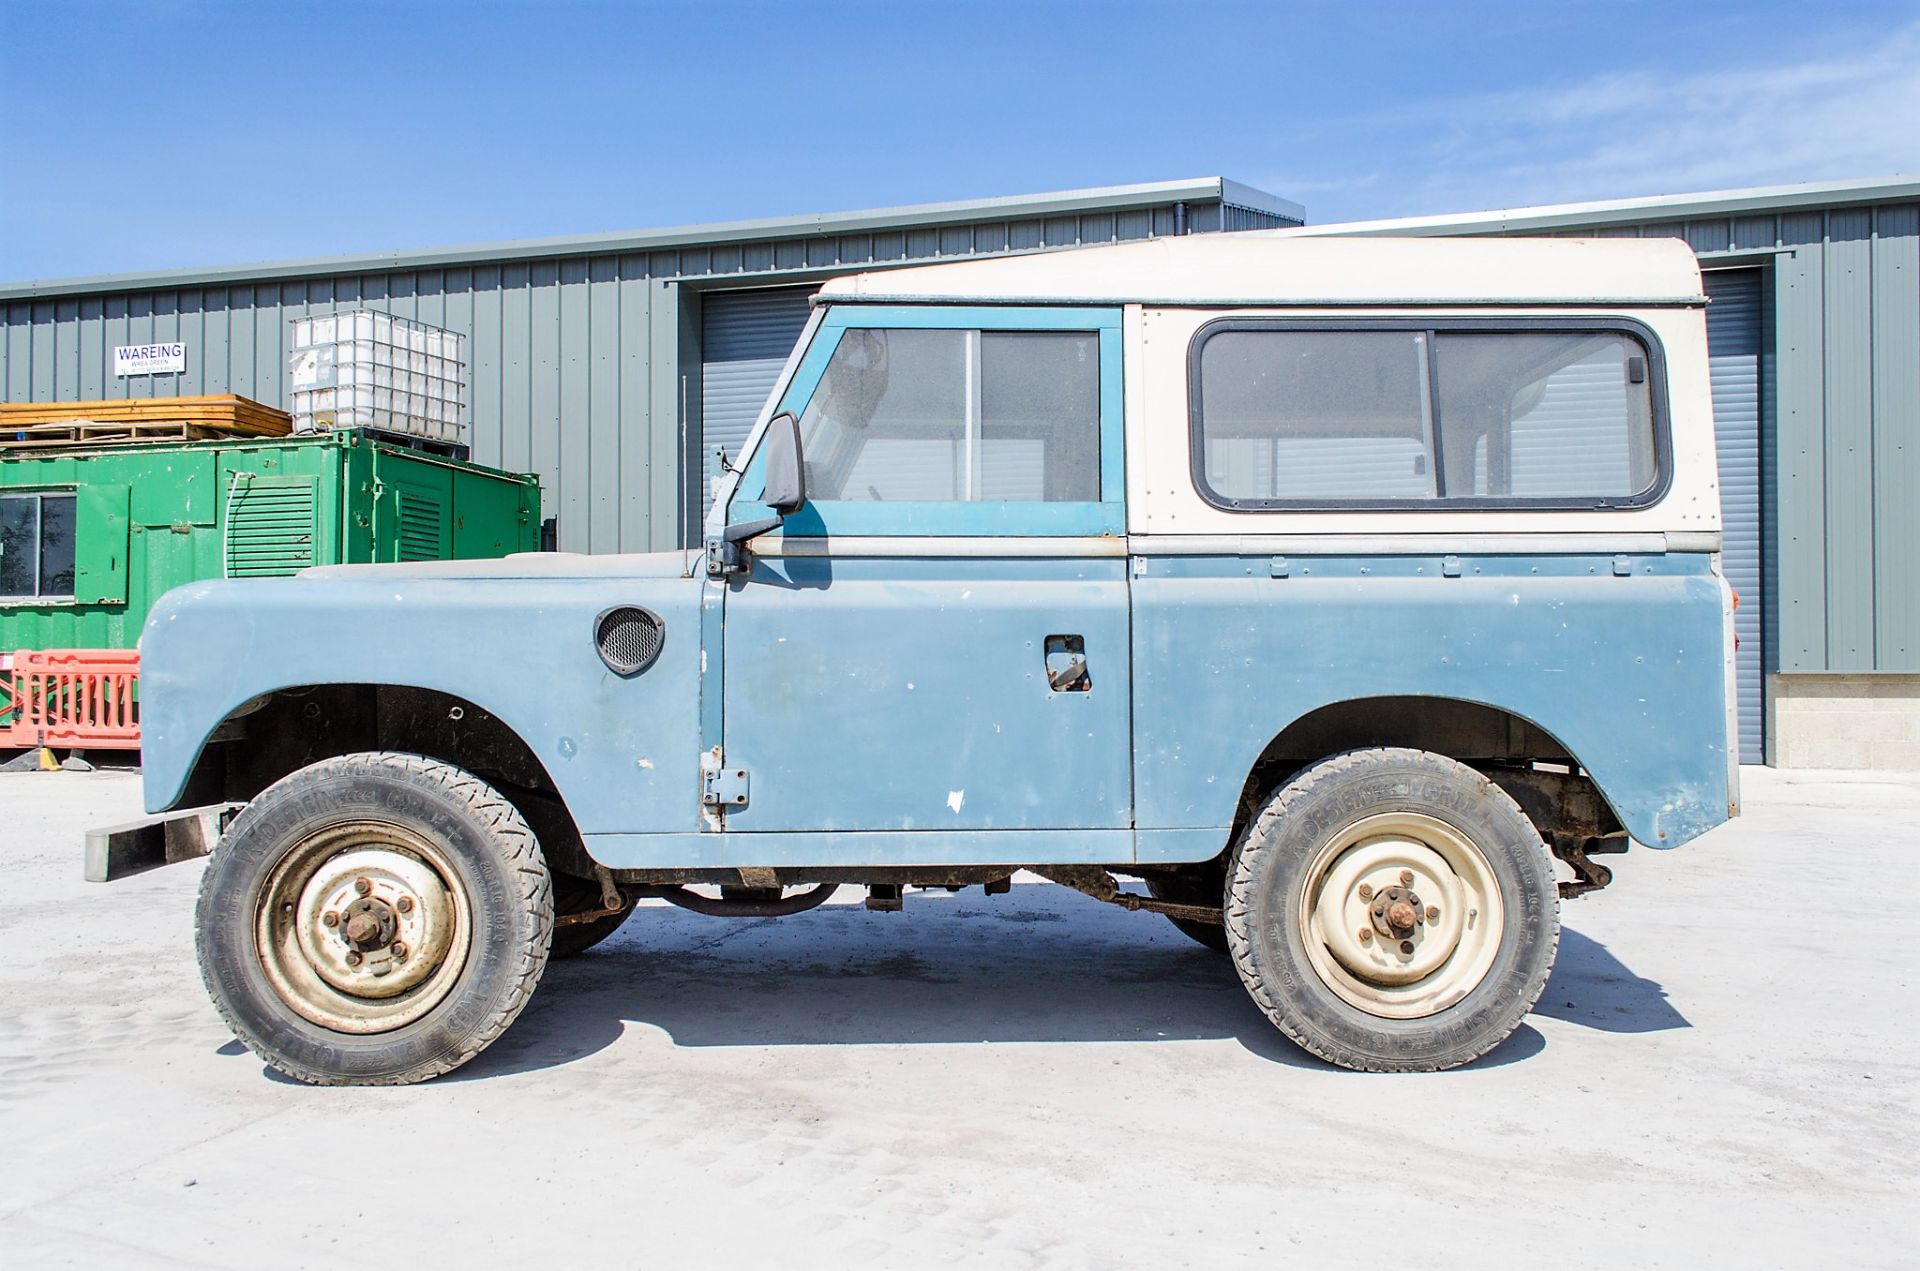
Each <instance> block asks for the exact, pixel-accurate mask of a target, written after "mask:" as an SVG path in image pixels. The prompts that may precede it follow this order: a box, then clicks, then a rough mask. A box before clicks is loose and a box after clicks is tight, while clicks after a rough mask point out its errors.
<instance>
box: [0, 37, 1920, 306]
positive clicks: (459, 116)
mask: <svg viewBox="0 0 1920 1271" xmlns="http://www.w3.org/2000/svg"><path fill="white" fill-rule="evenodd" d="M1916 120H1920V5H1916V4H1915V3H1912V2H1911V0H1909V3H1904V4H1891V3H1858V4H1847V3H1833V4H1826V5H1820V6H1814V5H1808V4H1806V3H1804V0H1800V2H1798V3H1793V4H1785V3H1771V2H1770V0H1744V2H1743V3H1741V4H1739V5H1728V4H1724V3H1715V4H1711V5H1709V4H1690V3H1682V2H1681V0H1667V2H1666V3H1637V2H1635V0H1610V2H1609V3H1604V4H1592V3H1565V4H1552V3H1543V2H1541V0H1534V2H1533V3H1523V4H1507V3H1491V2H1463V3H1456V4H1447V3H1440V2H1438V0H1427V2H1426V3H1420V4H1405V5H1403V4H1397V3H1375V4H1366V3H1348V4H1313V3H1271V4H1241V3H1226V2H1224V0H1218V2H1215V3H1200V2H1194V0H1188V2H1187V3H1160V4H1149V3H1132V2H1130V0H1108V3H1104V4H1087V3H1064V2H1063V3H1052V2H1049V0H1023V2H1021V3H999V2H998V0H970V2H968V3H958V2H954V0H949V2H946V3H932V2H930V0H892V2H891V3H839V4H826V3H815V2H811V0H786V2H785V3H770V4H766V3H749V2H747V0H707V2H706V3H679V4H669V3H638V2H636V3H628V4H612V3H584V2H581V3H575V2H570V0H554V2H551V3H546V4H532V3H472V4H465V5H455V4H441V3H385V4H366V3H359V2H357V0H336V2H334V3H325V4H319V3H314V4H305V3H303V4H289V3H271V2H266V0H257V2H255V3H244V4H243V3H211V2H205V3H193V2H189V0H171V2H160V0H148V2H139V0H127V2H124V3H115V4H91V3H84V2H81V0H72V2H68V3H55V2H54V0H0V279H7V280H23V279H31V278H52V277H62V276H68V275H75V274H91V273H103V272H110V271H119V270H129V269H146V268H167V267H173V266H188V265H202V264H220V263H237V262H243V261H255V260H270V259H281V258H287V257H299V256H316V255H329V254H335V253H342V252H357V251H375V250H389V249H397V248H409V247H426V246H438V245H448V244H456V243H467V242H484V241H491V240H498V239H507V238H518V237H527V236H535V235H549V234H574V233H588V232H600V231H614V230H624V229H639V228H646V227H654V226H665V225H678V224H688V223H697V222H702V221H714V220H733V219H742V218H749V217H760V216H774V215H783V214H788V213H803V212H817V211H833V210H842V209H851V208H863V207H878V206H889V205H894V204H905V203H919V202H931V201H938V200H945V199H959V198H978V197H987V196H992V195H1000V194H1016V193H1032V192H1038V191H1044V190H1057V189H1070V188H1077V187H1083V186H1094V185H1107V184H1119V183H1128V182H1135V181H1154V180H1165V179H1174V178H1182V177H1191V176H1201V175H1225V176H1228V177H1231V178H1233V179H1235V180H1238V181H1242V182H1245V183H1247V184H1250V185H1254V186H1257V187H1260V188H1262V189H1266V190H1270V191H1272V192H1274V193H1276V194H1280V195H1282V196H1284V197H1287V198H1291V199H1293V200H1295V201H1297V202H1301V203H1304V204H1305V205H1306V207H1307V212H1308V216H1309V218H1310V219H1311V220H1314V221H1317V222H1326V221H1332V220H1346V219H1353V218H1361V217H1374V216H1392V215H1408V214H1417V213H1423V212H1449V211H1465V210H1472V209H1479V208H1487V207H1502V206H1512V205H1516V204H1525V203H1538V202H1559V201H1567V200H1578V199H1590V198H1612V197H1625V196H1629V195H1638V194H1654V193H1674V192H1681V191H1688V190H1700V189H1712V188H1718V187H1725V186H1736V185H1748V184H1763V183H1774V182H1787V181H1800V180H1819V179H1826V178H1840V177H1852V176H1879V175H1884V174H1887V173H1891V172H1897V171H1905V172H1915V171H1920V126H1917V125H1916V123H1915V121H1916Z"/></svg>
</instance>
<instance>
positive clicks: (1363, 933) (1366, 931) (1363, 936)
mask: <svg viewBox="0 0 1920 1271" xmlns="http://www.w3.org/2000/svg"><path fill="white" fill-rule="evenodd" d="M1360 943H1361V944H1372V943H1373V929H1372V928H1371V927H1362V928H1360Z"/></svg>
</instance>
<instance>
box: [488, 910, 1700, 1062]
mask: <svg viewBox="0 0 1920 1271" xmlns="http://www.w3.org/2000/svg"><path fill="white" fill-rule="evenodd" d="M846 894H852V893H851V889H849V893H846ZM1538 1013H1540V1014H1543V1015H1546V1016H1548V1017H1550V1018H1554V1019H1559V1020H1564V1021H1566V1022H1568V1023H1573V1024H1578V1025H1581V1026H1584V1027H1591V1028H1599V1029H1604V1030H1606V1031H1609V1032H1652V1031H1657V1030H1661V1029H1667V1028H1683V1027H1686V1026H1687V1022H1686V1020H1685V1019H1684V1018H1683V1017H1681V1015H1680V1014H1679V1012H1678V1011H1676V1010H1674V1009H1673V1007H1672V1006H1671V1005H1669V1004H1668V1003H1667V1001H1666V996H1665V994H1664V993H1663V992H1662V991H1661V989H1660V986H1659V985H1658V984H1655V983H1653V982H1652V981H1650V980H1646V979H1644V978H1642V977H1640V976H1637V975H1635V974H1633V973H1632V972H1631V971H1629V970H1628V969H1627V968H1626V967H1625V966H1623V965H1621V963H1620V962H1619V961H1618V960H1617V959H1616V958H1614V956H1613V955H1612V954H1611V953H1609V952H1608V951H1607V949H1606V947H1605V946H1604V945H1602V944H1600V943H1599V942H1597V941H1595V940H1592V939H1590V938H1588V937H1586V936H1583V935H1580V934H1579V933H1578V932H1574V931H1571V930H1568V931H1565V932H1563V934H1562V937H1561V944H1560V954H1559V961H1558V964H1557V966H1556V969H1555V972H1554V976H1553V979H1552V981H1551V982H1550V983H1549V985H1548V987H1547V990H1546V992H1545V994H1544V995H1543V996H1542V999H1541V1005H1540V1007H1539V1008H1538ZM636 1026H637V1027H642V1028H650V1029H657V1030H659V1031H660V1032H662V1033H664V1034H665V1035H666V1036H667V1037H668V1038H670V1039H671V1040H672V1042H673V1043H674V1044H675V1045H677V1046H700V1047H704V1046H822V1045H836V1046H846V1045H856V1046H857V1045H911V1044H929V1043H931V1044H960V1043H969V1044H978V1043H982V1042H991V1043H999V1044H1018V1043H1033V1042H1152V1041H1198V1040H1232V1041H1235V1042H1237V1043H1238V1044H1239V1045H1241V1046H1242V1047H1244V1048H1245V1049H1246V1050H1247V1051H1249V1052H1250V1053H1252V1054H1254V1055H1257V1056H1259V1057H1260V1058H1263V1059H1267V1060H1270V1061H1272V1062H1274V1063H1279V1064H1284V1065H1289V1066H1298V1067H1306V1068H1313V1069H1319V1070H1322V1071H1327V1069H1326V1067H1325V1065H1322V1064H1321V1063H1320V1062H1319V1061H1318V1060H1316V1059H1314V1058H1312V1057H1311V1056H1309V1055H1307V1054H1306V1053H1305V1052H1303V1051H1301V1050H1299V1049H1298V1048H1296V1047H1295V1046H1294V1045H1292V1043H1290V1042H1288V1041H1287V1039H1286V1038H1285V1037H1284V1036H1283V1035H1282V1034H1281V1033H1280V1032H1279V1031H1278V1030H1277V1029H1275V1028H1274V1026H1273V1025H1272V1024H1271V1023H1270V1022H1268V1020H1267V1019H1266V1017H1265V1016H1263V1015H1262V1014H1261V1013H1260V1012H1259V1011H1258V1010H1257V1009H1256V1008H1255V1007H1254V1005H1253V1003H1252V1001H1251V1000H1250V999H1249V998H1248V996H1247V994H1246V992H1245V991H1244V990H1243V989H1242V987H1241V985H1240V982H1239V979H1238V978H1237V977H1236V975H1235V974H1234V971H1233V967H1232V965H1231V963H1230V962H1229V961H1228V960H1227V959H1226V958H1225V957H1224V956H1222V955H1220V954H1217V953H1214V952H1213V951H1211V950H1208V949H1204V948H1201V947H1200V946H1198V945H1196V944H1193V943H1192V942H1190V941H1189V940H1187V938H1186V937H1184V936H1182V935H1180V934H1179V933H1178V932H1176V931H1175V930H1174V929H1173V928H1172V927H1171V926H1169V925H1167V924H1166V923H1164V922H1162V921H1160V920H1159V919H1157V918H1155V917H1153V916H1151V915H1146V914H1129V913H1125V912H1122V911H1120V910H1117V909H1110V908H1107V907H1104V906H1101V905H1098V904H1097V903H1095V902H1093V901H1089V900H1085V899H1083V898H1081V897H1079V896H1076V895H1074V894H1073V893H1071V892H1067V891H1065V890H1064V889H1057V888H1050V887H1041V886H1022V887H1017V888H1015V890H1014V893H1013V894H1012V895H1010V896H1007V897H1002V898H999V899H997V900H987V899H986V898H984V897H981V896H980V895H979V894H978V893H973V894H970V895H969V894H966V893H961V894H959V895H947V894H944V893H930V894H926V895H921V894H917V893H916V894H911V895H909V897H908V899H907V910H906V912H905V913H901V914H870V913H867V912H866V911H865V910H864V909H863V908H862V907H861V906H859V905H857V904H854V905H829V906H825V907H823V908H820V909H816V910H813V911H811V912H809V913H806V914H801V915H797V916H795V917H792V918H783V919H762V920H742V919H714V918H703V917H700V916H698V915H695V914H689V913H686V912H684V911H682V910H677V909H671V908H665V907H645V908H642V909H641V910H639V911H637V912H636V913H635V915H634V917H633V918H632V919H631V920H630V921H629V922H628V923H627V925H626V927H625V928H623V929H622V930H621V931H620V933H619V934H618V935H616V936H615V937H613V938H612V939H610V940H608V941H607V942H606V943H605V944H603V945H601V946H600V947H599V948H597V949H594V950H592V951H590V952H589V953H587V954H585V955H583V956H580V957H577V958H574V959H570V960H568V961H564V962H555V963H553V964H552V965H551V966H549V967H548V969H547V974H546V978H545V981H544V982H543V983H542V985H541V988H540V990H539V992H538V993H536V994H535V995H534V998H533V1001H532V1002H531V1003H530V1004H529V1005H528V1007H527V1010H526V1012H525V1013H524V1014H523V1015H522V1016H521V1018H520V1020H519V1021H518V1022H517V1023H516V1024H515V1025H514V1026H513V1027H512V1028H511V1029H509V1030H508V1032H507V1034H506V1035H505V1036H504V1037H502V1038H501V1039H500V1040H499V1041H498V1042H496V1043H495V1044H494V1045H493V1046H492V1047H491V1048H490V1049H489V1050H488V1051H487V1052H486V1053H484V1054H482V1055H481V1056H480V1057H479V1058H478V1059H476V1060H475V1061H474V1062H473V1063H472V1064H470V1065H468V1066H467V1067H466V1068H465V1069H463V1070H461V1072H459V1073H457V1074H454V1075H453V1079H468V1080H472V1079H476V1078H485V1077H492V1076H500V1075H505V1074H509V1073H516V1072H528V1071H536V1070H539V1069H544V1068H551V1067H556V1066H559V1065H563V1064H567V1063H571V1062H573V1061H575V1060H578V1059H582V1058H585V1057H587V1056H589V1055H592V1054H595V1053H597V1052H599V1051H601V1050H603V1049H605V1048H606V1047H608V1046H610V1045H612V1044H613V1043H614V1042H615V1041H617V1040H618V1039H619V1038H620V1037H621V1035H622V1034H623V1033H625V1032H626V1031H627V1029H628V1028H630V1027H636ZM1545 1046H1546V1039H1545V1038H1544V1037H1543V1036H1542V1035H1541V1034H1540V1033H1539V1032H1538V1030H1536V1029H1534V1028H1532V1027H1530V1026H1527V1025H1522V1026H1521V1028H1520V1029H1519V1030H1518V1031H1517V1032H1516V1033H1515V1034H1514V1035H1513V1036H1512V1037H1511V1038H1509V1039H1508V1040H1507V1042H1506V1043H1505V1044H1503V1045H1502V1046H1500V1047H1499V1048H1497V1049H1496V1050H1494V1051H1493V1052H1492V1053H1491V1054H1489V1055H1488V1056H1486V1057H1485V1058H1484V1059H1482V1060H1480V1061H1478V1062H1477V1063H1476V1064H1474V1065H1472V1067H1474V1068H1481V1067H1489V1066H1499V1065H1503V1064H1509V1063H1515V1062H1518V1061H1520V1060H1524V1059H1527V1058H1529V1057H1531V1056H1532V1055H1535V1054H1538V1053H1539V1052H1540V1051H1541V1050H1543V1049H1544V1048H1545Z"/></svg>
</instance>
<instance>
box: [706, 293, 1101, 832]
mask: <svg viewBox="0 0 1920 1271" xmlns="http://www.w3.org/2000/svg"><path fill="white" fill-rule="evenodd" d="M1119 337H1120V314H1119V311H1118V310H1105V309H1084V308H1072V309H1066V308H1060V309H1055V308H1045V309H1000V308H993V309H983V308H973V307H921V306H913V307H900V306H857V305H855V306H840V307H836V308H835V309H833V310H830V311H829V312H828V313H827V315H826V317H825V319H824V320H823V321H822V323H821V324H820V326H819V328H818V331H817V334H816V336H815V338H814V342H813V345H812V346H811V347H810V348H809V350H808V351H807V353H806V354H805V356H804V357H803V358H802V360H801V362H800V364H799V367H798V369H797V370H796V373H795V376H794V379H793V381H792V383H791V385H790V386H789V389H788V391H787V394H786V396H785V398H784V399H783V400H782V402H781V404H780V409H781V410H783V411H787V412H790V413H792V414H794V415H795V416H796V417H797V418H798V419H799V420H800V432H801V438H802V446H803V454H804V457H805V467H806V476H807V496H808V501H807V502H806V504H805V505H804V506H802V507H801V508H800V509H799V510H798V511H796V512H793V513H790V514H789V515H788V516H787V517H786V520H785V524H784V525H783V527H782V529H781V532H780V533H778V534H771V535H765V536H762V537H761V538H759V539H757V540H755V541H754V543H753V544H752V546H751V551H752V560H751V565H750V569H749V571H748V572H747V573H745V574H743V575H739V576H736V577H735V578H734V579H732V580H730V581H729V583H728V584H727V592H726V596H725V623H724V674H723V686H724V687H723V724H722V737H723V748H724V755H725V763H724V766H725V768H726V769H727V770H729V771H731V772H745V773H747V774H748V778H747V780H748V782H749V789H748V798H747V800H746V802H745V803H744V804H737V803H736V804H735V805H734V806H732V807H730V808H728V810H727V813H726V819H725V828H726V830H727V832H728V834H729V836H732V835H756V834H765V835H769V836H773V837H771V838H769V839H767V840H765V841H763V843H762V844H761V848H760V850H759V851H758V852H757V853H756V851H755V849H754V848H751V847H746V848H745V850H746V852H747V853H748V854H749V855H753V856H754V858H755V859H756V860H759V859H764V860H765V861H766V862H767V863H780V862H782V861H786V862H790V863H799V862H800V861H801V860H803V859H804V860H806V861H809V862H812V863H828V862H837V861H847V862H848V863H875V864H878V863H913V862H917V861H932V860H939V861H943V862H949V863H955V864H960V863H968V862H969V861H980V862H988V861H991V862H1001V861H1018V860H1033V859H1044V860H1048V861H1072V860H1105V861H1116V860H1127V859H1131V857H1132V835H1131V824H1132V780H1131V753H1132V746H1131V713H1130V699H1131V694H1130V691H1129V680H1130V674H1129V672H1130V666H1129V657H1130V642H1129V628H1128V609H1127V576H1126V566H1127V556H1126V538H1125V508H1124V505H1123V500H1124V493H1123V490H1124V481H1123V473H1122V467H1121V463H1122V449H1121V435H1120V434H1121V402H1120V382H1121V380H1120V338H1119ZM760 488H761V486H760V485H757V484H756V483H755V473H754V471H753V470H751V469H750V470H749V472H748V473H747V475H746V477H745V478H744V479H743V481H742V483H741V489H742V490H743V491H746V490H758V489H760ZM755 506H756V505H754V504H752V503H750V502H745V501H739V502H738V503H737V506H736V507H735V508H734V509H731V510H730V516H729V519H730V520H734V521H739V520H743V519H751V518H752V516H754V515H755V512H754V508H755ZM931 835H939V836H941V843H940V846H939V847H937V848H933V847H928V846H925V843H926V842H927V836H931ZM1042 840H1044V841H1042ZM728 855H729V857H733V856H739V855H741V853H740V852H739V851H729V853H728ZM849 858H855V859H849ZM742 859H745V857H742Z"/></svg>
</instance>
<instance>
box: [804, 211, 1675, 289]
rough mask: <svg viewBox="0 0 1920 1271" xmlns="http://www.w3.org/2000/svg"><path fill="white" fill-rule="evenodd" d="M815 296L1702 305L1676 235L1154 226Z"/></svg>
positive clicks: (855, 277) (867, 280) (854, 282)
mask: <svg viewBox="0 0 1920 1271" xmlns="http://www.w3.org/2000/svg"><path fill="white" fill-rule="evenodd" d="M819 298H820V300H821V301H822V302H833V301H899V302H913V301H943V302H949V303H952V302H977V303H983V304H1006V303H1010V302H1015V301H1024V302H1033V303H1043V304H1070V303H1092V304H1124V303H1129V302H1135V303H1144V304H1162V305H1193V306H1209V307H1210V306H1215V305H1385V304H1420V305H1444V304H1451V303H1459V304H1476V305H1484V304H1511V305H1525V304H1562V305H1564V304H1585V303H1600V304H1607V305H1615V306H1620V305H1630V304H1634V303H1645V304H1657V305H1672V304H1703V303H1705V300H1704V298H1703V296H1702V294H1701V286H1700V266H1699V262H1698V261H1697V260H1695V258H1694V255H1693V252H1692V250H1691V249H1690V248H1688V246H1687V245H1686V243H1685V242H1683V241H1681V240H1679V239H1628V238H1497V239H1496V238H1456V239H1446V238H1404V239H1393V238H1373V239H1343V238H1302V237H1299V236H1297V235H1293V234H1286V233H1276V232H1274V231H1270V230H1248V231H1241V232H1237V233H1213V234H1198V235H1189V236H1186V237H1182V238H1159V239H1153V240H1151V241H1148V242H1141V243H1120V244H1115V245H1112V246H1102V247H1079V248H1069V249H1066V250H1063V251H1049V252H1039V253H1033V254H1029V255H1022V256H1002V257H995V258H993V259H990V260H965V261H954V262H952V263H951V264H945V265H919V266H914V267H911V268H906V269H890V270H879V271H875V272H872V273H863V274H851V275H848V276H846V277H843V278H836V279H834V280H832V281H831V282H829V283H827V284H826V285H825V286H824V287H822V288H821V289H820V297H819Z"/></svg>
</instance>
